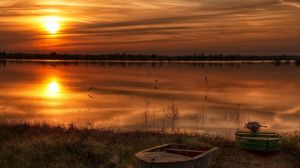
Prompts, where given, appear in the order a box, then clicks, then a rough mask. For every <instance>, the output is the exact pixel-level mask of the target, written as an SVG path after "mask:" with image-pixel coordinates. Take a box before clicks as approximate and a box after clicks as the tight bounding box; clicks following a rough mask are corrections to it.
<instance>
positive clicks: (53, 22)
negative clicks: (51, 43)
mask: <svg viewBox="0 0 300 168" xmlns="http://www.w3.org/2000/svg"><path fill="white" fill-rule="evenodd" d="M61 21H62V18H60V17H57V16H48V17H43V18H42V19H41V22H42V24H43V26H44V28H45V29H46V31H47V32H48V33H49V34H57V33H58V32H59V30H60V28H61Z"/></svg>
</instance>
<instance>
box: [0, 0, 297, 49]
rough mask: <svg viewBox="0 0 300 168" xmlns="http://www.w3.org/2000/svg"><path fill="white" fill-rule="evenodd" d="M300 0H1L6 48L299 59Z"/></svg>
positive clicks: (0, 41) (1, 38)
mask: <svg viewBox="0 0 300 168" xmlns="http://www.w3.org/2000/svg"><path fill="white" fill-rule="evenodd" d="M299 46H300V0H244V1H241V0H151V1H149V0H1V1H0V50H5V51H9V52H42V53H48V52H54V51H56V52H63V53H92V54H94V53H118V52H129V53H161V54H186V53H189V54H192V53H202V52H204V53H240V54H300V47H299Z"/></svg>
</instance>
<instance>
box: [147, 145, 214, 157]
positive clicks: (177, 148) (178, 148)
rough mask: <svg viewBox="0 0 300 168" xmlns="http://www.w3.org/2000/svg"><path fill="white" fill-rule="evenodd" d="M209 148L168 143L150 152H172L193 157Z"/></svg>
mask: <svg viewBox="0 0 300 168" xmlns="http://www.w3.org/2000/svg"><path fill="white" fill-rule="evenodd" d="M210 149H211V148H207V147H195V148H190V147H187V146H185V145H168V146H165V147H162V148H158V149H154V150H152V151H150V152H165V153H172V154H177V155H182V156H187V157H195V156H198V155H201V154H202V153H204V152H206V151H208V150H210Z"/></svg>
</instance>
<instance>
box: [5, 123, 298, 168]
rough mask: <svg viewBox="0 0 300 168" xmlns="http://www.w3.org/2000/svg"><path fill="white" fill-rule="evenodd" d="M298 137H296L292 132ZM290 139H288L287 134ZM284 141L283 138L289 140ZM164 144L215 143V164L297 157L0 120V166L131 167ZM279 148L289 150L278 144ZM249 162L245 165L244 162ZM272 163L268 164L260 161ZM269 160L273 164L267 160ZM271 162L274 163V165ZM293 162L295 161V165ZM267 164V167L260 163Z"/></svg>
mask: <svg viewBox="0 0 300 168" xmlns="http://www.w3.org/2000/svg"><path fill="white" fill-rule="evenodd" d="M297 136H298V135H297ZM291 139H293V138H291ZM291 141H293V140H287V141H285V142H291ZM165 143H181V144H187V145H190V146H195V145H197V146H198V145H203V146H218V147H219V148H220V155H219V157H218V162H217V165H216V167H225V168H226V167H241V166H242V167H249V165H256V168H257V167H260V166H261V167H266V168H268V167H272V166H274V165H278V166H279V167H291V168H292V167H297V166H299V163H297V157H298V158H299V155H289V153H287V152H281V153H280V154H279V155H276V157H265V156H260V155H256V154H252V153H249V152H245V151H241V150H239V149H237V148H235V146H234V142H232V141H229V140H226V139H225V138H222V137H211V136H208V135H206V136H205V135H202V136H195V135H187V134H161V133H154V132H113V131H107V130H99V129H98V130H96V129H84V128H83V129H78V128H76V127H74V126H73V125H70V127H69V128H65V127H62V126H57V127H51V126H49V125H47V124H35V125H31V124H28V123H2V124H0V144H1V145H0V167H1V168H2V167H3V168H6V167H7V168H41V167H45V168H48V167H49V168H52V167H53V168H69V167H70V168H125V167H134V163H135V160H134V154H135V153H136V152H138V151H140V150H142V149H146V148H149V147H153V146H156V145H161V144H165ZM284 146H285V147H286V149H285V151H289V150H291V149H293V151H294V150H295V151H297V150H298V152H299V149H298V148H297V149H294V148H293V145H290V146H288V145H284ZM249 162H251V164H249ZM264 162H268V163H269V162H272V164H264ZM273 162H274V163H273ZM276 162H278V163H280V164H276ZM297 164H298V165H297ZM263 165H269V166H263Z"/></svg>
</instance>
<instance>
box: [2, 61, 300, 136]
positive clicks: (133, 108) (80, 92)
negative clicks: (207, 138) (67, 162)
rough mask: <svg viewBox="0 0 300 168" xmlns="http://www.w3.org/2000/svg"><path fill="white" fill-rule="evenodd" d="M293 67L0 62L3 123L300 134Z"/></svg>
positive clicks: (297, 77)
mask: <svg viewBox="0 0 300 168" xmlns="http://www.w3.org/2000/svg"><path fill="white" fill-rule="evenodd" d="M299 86H300V67H297V66H296V65H294V64H293V63H290V64H287V63H284V64H281V65H274V64H272V63H258V62H256V63H222V62H219V63H218V62H215V63H203V62H202V63H200V62H199V63H187V62H185V63H184V62H177V63H168V62H164V63H158V62H152V63H146V62H126V63H120V62H119V63H118V62H55V61H13V60H10V61H8V60H7V61H1V62H0V120H2V121H9V122H16V121H27V122H47V123H49V124H54V125H55V124H64V125H69V124H70V123H74V124H75V125H77V126H80V127H99V128H108V129H120V130H157V131H172V130H173V131H181V132H199V133H213V134H224V135H230V134H232V133H233V132H234V131H235V130H237V129H242V128H243V127H244V123H245V122H247V121H259V122H260V123H262V124H264V125H267V126H268V128H266V129H265V130H266V131H280V132H281V131H283V132H286V131H288V132H289V131H293V130H296V129H300V87H299Z"/></svg>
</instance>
